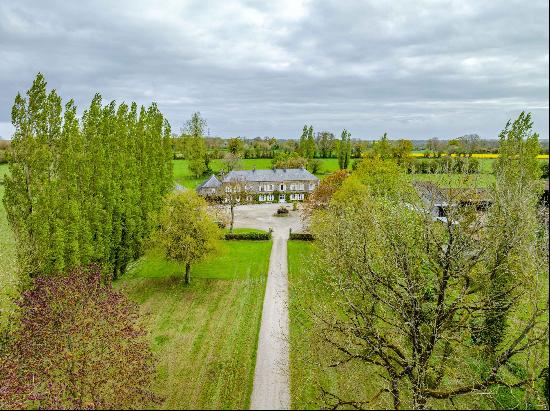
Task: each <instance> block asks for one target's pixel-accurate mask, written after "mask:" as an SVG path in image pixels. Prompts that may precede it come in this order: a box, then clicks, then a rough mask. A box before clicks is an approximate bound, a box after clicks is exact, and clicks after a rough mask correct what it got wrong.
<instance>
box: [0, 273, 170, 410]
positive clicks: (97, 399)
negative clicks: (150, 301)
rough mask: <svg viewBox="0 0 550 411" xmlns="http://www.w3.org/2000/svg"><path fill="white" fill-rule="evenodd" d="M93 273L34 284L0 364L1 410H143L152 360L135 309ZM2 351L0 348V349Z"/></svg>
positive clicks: (149, 400)
mask: <svg viewBox="0 0 550 411" xmlns="http://www.w3.org/2000/svg"><path fill="white" fill-rule="evenodd" d="M100 271H101V270H100V268H99V267H98V266H91V267H88V268H80V269H76V270H73V271H72V272H71V273H70V274H69V275H67V276H59V277H47V278H37V279H36V280H35V285H34V287H33V288H32V289H31V290H28V291H26V292H24V293H23V295H22V297H21V298H20V300H19V301H18V305H19V307H20V309H21V322H20V324H19V325H18V327H17V329H16V330H15V331H14V332H13V333H12V335H11V336H10V338H9V340H8V341H7V343H6V344H5V347H4V352H3V353H1V352H0V354H1V357H0V408H1V409H5V408H40V409H43V408H46V409H120V408H123V409H124V408H143V407H146V406H147V405H149V404H151V403H155V402H158V401H159V398H158V397H157V396H155V395H154V394H153V393H152V391H151V390H150V385H151V382H152V379H153V376H154V371H155V370H154V361H153V356H152V353H151V351H150V350H149V347H148V344H147V341H146V339H145V334H146V332H145V331H144V330H143V328H141V326H140V325H138V319H139V318H138V308H137V305H136V304H134V303H132V302H131V301H129V300H128V299H127V298H126V297H125V296H124V295H123V294H121V293H119V292H116V291H113V289H112V287H111V285H110V284H104V283H103V282H102V280H101V275H100ZM0 348H2V347H0Z"/></svg>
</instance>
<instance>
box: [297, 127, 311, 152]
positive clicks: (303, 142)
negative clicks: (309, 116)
mask: <svg viewBox="0 0 550 411" xmlns="http://www.w3.org/2000/svg"><path fill="white" fill-rule="evenodd" d="M308 132H309V129H308V127H307V125H305V126H304V129H303V130H302V135H301V136H300V142H299V144H298V154H300V156H302V157H307V151H308V150H307V138H308Z"/></svg>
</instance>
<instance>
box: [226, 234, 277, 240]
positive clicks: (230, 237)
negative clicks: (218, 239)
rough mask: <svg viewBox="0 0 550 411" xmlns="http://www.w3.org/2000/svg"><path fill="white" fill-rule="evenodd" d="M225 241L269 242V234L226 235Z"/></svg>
mask: <svg viewBox="0 0 550 411" xmlns="http://www.w3.org/2000/svg"><path fill="white" fill-rule="evenodd" d="M224 238H225V239H226V240H271V233H227V234H226V235H225V237H224Z"/></svg>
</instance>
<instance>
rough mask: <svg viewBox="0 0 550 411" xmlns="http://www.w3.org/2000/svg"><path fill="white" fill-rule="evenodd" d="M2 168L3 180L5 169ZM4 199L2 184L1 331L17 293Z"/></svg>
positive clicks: (0, 247) (0, 235)
mask: <svg viewBox="0 0 550 411" xmlns="http://www.w3.org/2000/svg"><path fill="white" fill-rule="evenodd" d="M0 167H1V168H0V178H1V176H2V175H3V172H4V170H3V168H4V167H3V166H0ZM3 198H4V186H3V185H2V184H0V330H2V329H3V328H4V326H5V325H6V321H7V319H8V316H9V313H10V312H11V311H12V309H13V308H14V306H13V303H12V302H11V297H14V296H15V295H16V291H17V276H16V270H15V267H16V261H15V239H14V238H13V233H12V231H11V229H10V227H9V225H8V219H7V216H6V209H5V208H4V204H3V203H2V199H3Z"/></svg>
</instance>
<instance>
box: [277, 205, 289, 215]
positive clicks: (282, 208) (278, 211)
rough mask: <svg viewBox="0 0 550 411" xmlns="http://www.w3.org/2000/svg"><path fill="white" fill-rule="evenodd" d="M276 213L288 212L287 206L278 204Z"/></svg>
mask: <svg viewBox="0 0 550 411" xmlns="http://www.w3.org/2000/svg"><path fill="white" fill-rule="evenodd" d="M277 214H288V208H286V207H285V206H280V207H279V208H278V209H277Z"/></svg>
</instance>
